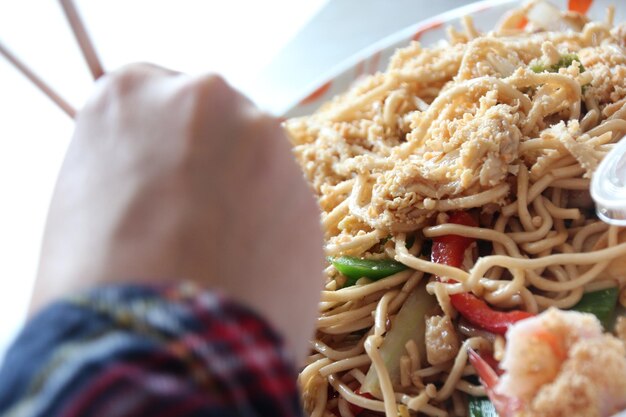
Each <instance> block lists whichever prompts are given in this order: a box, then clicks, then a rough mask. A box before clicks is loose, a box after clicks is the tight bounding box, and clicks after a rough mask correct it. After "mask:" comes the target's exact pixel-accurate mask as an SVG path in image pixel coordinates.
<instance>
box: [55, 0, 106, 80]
mask: <svg viewBox="0 0 626 417" xmlns="http://www.w3.org/2000/svg"><path fill="white" fill-rule="evenodd" d="M59 2H60V3H61V7H62V8H63V12H64V13H65V17H66V18H67V21H68V23H69V24H70V27H71V28H72V32H74V37H75V38H76V41H77V42H78V46H79V47H80V50H81V52H82V53H83V57H84V58H85V61H86V62H87V66H88V67H89V70H90V71H91V75H92V76H93V79H94V80H97V79H98V78H100V77H101V76H102V75H104V70H103V69H102V64H101V63H100V59H99V58H98V54H97V53H96V49H95V48H94V46H93V43H92V42H91V39H90V38H89V35H88V34H87V29H86V28H85V25H83V22H82V20H81V18H80V15H79V14H78V10H77V9H76V7H75V5H74V2H73V1H72V0H59Z"/></svg>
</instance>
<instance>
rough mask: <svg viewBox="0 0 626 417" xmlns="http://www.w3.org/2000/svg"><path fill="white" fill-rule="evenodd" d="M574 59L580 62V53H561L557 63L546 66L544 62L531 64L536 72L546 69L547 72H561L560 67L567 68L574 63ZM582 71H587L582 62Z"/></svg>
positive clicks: (531, 67)
mask: <svg viewBox="0 0 626 417" xmlns="http://www.w3.org/2000/svg"><path fill="white" fill-rule="evenodd" d="M574 61H578V62H579V63H580V59H579V58H578V55H576V54H564V55H561V58H559V60H558V62H557V63H556V64H553V65H548V66H546V65H545V64H543V63H542V62H536V63H535V64H532V65H531V66H530V69H531V70H532V71H533V72H536V73H540V72H546V71H547V72H559V69H560V68H567V67H569V66H570V65H572V62H574ZM580 72H581V73H583V72H585V67H583V64H580Z"/></svg>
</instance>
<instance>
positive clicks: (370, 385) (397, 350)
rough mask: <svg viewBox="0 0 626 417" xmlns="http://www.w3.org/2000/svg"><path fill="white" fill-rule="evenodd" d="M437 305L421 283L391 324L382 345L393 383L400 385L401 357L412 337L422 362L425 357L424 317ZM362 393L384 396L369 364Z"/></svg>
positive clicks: (424, 284) (374, 372)
mask: <svg viewBox="0 0 626 417" xmlns="http://www.w3.org/2000/svg"><path fill="white" fill-rule="evenodd" d="M436 307H437V300H436V298H435V297H433V296H432V295H430V294H428V291H426V283H425V282H424V283H420V285H419V286H418V287H417V288H416V289H415V290H413V292H411V294H409V297H408V298H407V300H406V301H405V302H404V304H403V305H402V307H401V308H400V311H399V312H398V314H397V315H396V317H395V318H394V319H393V321H392V323H391V329H390V330H389V332H387V335H386V336H385V340H384V341H383V343H382V345H381V346H380V355H381V356H382V359H383V362H384V363H385V366H386V367H387V370H388V372H389V377H390V378H391V383H392V384H393V385H400V357H401V356H402V355H404V354H405V345H406V343H407V342H408V341H409V340H413V341H414V342H415V344H416V345H417V348H418V350H419V353H420V358H421V360H422V361H425V359H426V344H425V341H424V333H425V331H426V323H425V321H424V317H426V315H427V313H429V312H431V311H433V310H434V309H436ZM361 392H362V393H367V392H369V393H371V394H373V395H374V396H376V397H378V396H380V395H381V392H380V383H379V380H378V374H377V373H376V369H374V367H373V366H371V367H370V369H369V371H368V372H367V375H366V376H365V380H364V381H363V385H362V386H361Z"/></svg>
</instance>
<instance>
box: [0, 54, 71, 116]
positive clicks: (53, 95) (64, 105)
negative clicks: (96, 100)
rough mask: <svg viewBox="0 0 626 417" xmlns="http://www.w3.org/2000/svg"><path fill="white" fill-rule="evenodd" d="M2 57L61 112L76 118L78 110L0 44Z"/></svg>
mask: <svg viewBox="0 0 626 417" xmlns="http://www.w3.org/2000/svg"><path fill="white" fill-rule="evenodd" d="M0 55H2V56H4V57H5V58H6V59H7V60H8V61H9V62H10V63H11V64H13V66H15V68H17V70H18V71H19V72H21V73H22V74H23V75H24V76H25V77H26V78H28V79H29V80H30V81H31V82H32V83H33V84H35V86H36V87H37V88H39V90H41V92H42V93H44V94H45V95H46V96H48V98H49V99H50V100H52V101H53V102H54V103H55V104H56V105H57V106H59V108H60V109H61V110H63V111H64V112H65V113H66V114H67V115H68V116H70V117H71V118H72V119H73V118H74V117H75V116H76V110H75V109H74V107H72V106H71V105H70V104H69V103H68V102H67V101H65V100H64V99H63V97H61V96H60V95H59V94H58V93H57V92H56V91H54V89H53V88H52V87H50V86H49V85H48V84H46V83H45V82H44V81H43V80H42V79H41V78H39V76H37V74H35V73H34V72H33V71H32V70H31V69H30V68H28V66H26V64H24V63H23V62H22V61H20V60H19V59H18V58H17V56H15V55H14V54H13V53H12V52H11V51H9V50H8V49H7V48H6V47H5V46H4V45H3V44H2V42H0Z"/></svg>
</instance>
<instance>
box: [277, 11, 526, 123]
mask: <svg viewBox="0 0 626 417" xmlns="http://www.w3.org/2000/svg"><path fill="white" fill-rule="evenodd" d="M518 3H519V0H481V1H477V2H473V3H470V4H466V5H464V6H460V7H456V8H454V9H452V10H448V11H446V12H443V13H439V14H436V15H434V16H432V17H429V18H427V19H424V20H420V21H418V22H416V23H413V24H411V25H409V26H407V27H404V28H402V29H399V30H397V31H395V32H393V33H391V34H389V35H387V36H385V37H383V38H381V39H379V40H377V41H376V42H374V43H372V44H370V45H368V46H366V47H365V48H362V49H361V50H359V51H358V52H356V53H354V54H352V55H350V56H349V57H348V58H345V59H344V60H342V61H340V62H339V63H338V64H337V65H334V66H333V67H332V68H331V69H330V70H328V71H326V72H324V73H323V74H322V75H321V76H319V77H318V78H316V79H315V81H313V82H311V83H309V84H308V85H307V87H306V88H304V89H303V90H302V93H301V94H299V95H298V96H296V98H295V99H293V100H291V101H290V102H289V103H288V104H287V105H285V106H284V107H283V109H282V110H281V111H279V112H278V114H279V115H280V117H281V118H289V117H293V116H290V115H289V114H290V113H292V112H293V111H294V110H295V109H297V108H298V106H299V104H300V103H301V102H302V101H303V100H305V99H306V98H307V97H309V96H311V95H312V94H314V93H315V91H316V90H318V89H319V88H320V87H322V86H324V85H325V84H327V83H328V82H330V81H332V80H334V79H335V78H337V77H338V76H340V75H341V74H342V73H344V72H346V71H348V70H349V69H350V68H353V67H355V66H356V65H358V63H359V62H361V61H363V60H364V59H367V58H369V57H371V56H373V55H374V54H376V53H377V52H379V51H381V50H383V49H386V48H388V47H389V46H390V45H393V44H394V43H397V42H401V41H402V40H404V39H407V40H409V39H410V38H411V37H412V36H413V35H414V34H415V33H416V32H417V31H419V30H420V29H422V28H428V27H429V26H430V25H433V24H435V23H442V24H445V23H447V22H450V21H451V20H455V19H459V18H461V17H463V16H466V15H469V14H472V13H476V12H479V11H481V10H484V9H487V8H491V7H495V6H501V5H506V4H513V5H514V4H518Z"/></svg>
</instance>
